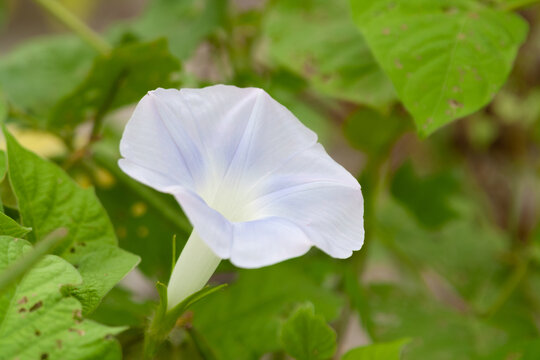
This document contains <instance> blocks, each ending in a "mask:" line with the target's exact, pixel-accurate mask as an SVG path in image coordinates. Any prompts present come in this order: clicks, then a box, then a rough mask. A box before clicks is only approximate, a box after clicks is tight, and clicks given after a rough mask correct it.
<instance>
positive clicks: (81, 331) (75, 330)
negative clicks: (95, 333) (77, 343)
mask: <svg viewBox="0 0 540 360" xmlns="http://www.w3.org/2000/svg"><path fill="white" fill-rule="evenodd" d="M68 331H69V332H76V333H77V334H79V335H80V336H83V335H84V334H85V332H84V330H82V329H75V328H69V329H68Z"/></svg>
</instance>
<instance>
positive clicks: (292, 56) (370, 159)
mask: <svg viewBox="0 0 540 360" xmlns="http://www.w3.org/2000/svg"><path fill="white" fill-rule="evenodd" d="M51 1H52V2H53V3H54V2H55V1H54V0H38V1H35V2H34V1H30V0H7V1H6V0H4V1H1V2H0V26H1V28H2V31H1V33H0V52H1V54H0V99H1V104H2V105H1V106H0V110H1V111H4V112H5V113H6V114H7V123H8V128H9V129H10V130H11V131H12V133H13V134H14V135H15V137H16V138H17V139H18V140H19V141H20V142H21V143H22V144H23V145H24V146H25V147H27V148H29V149H31V150H32V151H34V152H36V153H38V154H40V155H41V156H44V157H47V158H50V159H52V160H53V161H55V162H56V163H57V164H59V165H60V166H62V167H63V168H64V170H65V171H67V172H68V173H69V175H70V176H71V177H73V178H74V179H75V180H76V181H77V182H78V183H79V184H80V185H81V186H83V187H91V186H93V187H95V190H96V193H97V196H98V198H99V199H100V201H101V202H102V204H103V206H104V207H105V209H106V210H107V212H108V214H109V216H110V218H111V221H112V223H113V225H114V228H115V231H116V235H117V237H118V239H119V244H120V246H121V247H122V248H123V249H125V250H128V251H130V252H133V253H135V254H137V255H139V256H140V257H141V258H142V261H141V263H140V265H139V267H138V271H137V272H136V273H134V274H131V275H130V276H128V278H127V279H125V280H124V281H123V282H122V283H121V284H120V285H119V286H117V287H115V288H114V289H113V290H112V291H111V292H110V293H109V294H108V295H107V296H106V297H105V298H104V299H103V301H102V302H101V304H100V305H99V306H98V307H97V309H96V310H95V311H94V312H92V313H90V314H89V317H90V318H91V319H93V320H96V321H99V322H101V323H103V324H105V325H112V326H130V329H129V330H127V331H125V332H123V333H121V334H120V335H118V339H119V340H120V343H121V345H122V350H123V354H124V355H123V356H124V358H126V359H131V358H133V359H136V358H138V356H139V354H140V352H141V347H142V331H143V329H144V326H145V321H146V319H147V317H148V316H149V314H150V312H151V308H152V307H151V303H150V302H151V301H152V300H155V298H156V294H155V292H154V291H153V285H152V284H153V283H154V282H155V281H156V280H160V281H162V282H166V281H167V277H168V275H169V272H170V268H171V258H172V256H171V251H172V250H171V248H172V241H176V248H177V249H181V248H182V246H183V244H184V243H185V241H186V239H187V237H188V234H189V233H190V231H191V230H190V224H189V222H188V221H187V220H186V219H185V217H184V216H183V214H182V212H181V210H180V208H179V206H178V205H177V204H176V203H175V202H174V200H173V199H172V198H170V197H168V196H165V195H162V194H159V193H157V192H155V191H153V190H151V189H149V188H146V187H144V186H142V185H141V184H139V183H136V182H134V181H132V180H131V179H130V178H128V177H127V176H126V175H124V174H123V173H122V172H121V171H120V170H119V169H118V167H117V165H116V160H117V159H118V157H119V153H118V143H119V138H120V135H121V132H122V129H123V124H124V123H125V122H126V120H127V119H128V118H129V115H130V113H131V111H132V109H133V107H132V106H133V104H134V103H136V102H137V101H138V100H139V99H140V98H141V97H142V96H143V95H144V94H145V93H146V91H148V90H151V89H154V88H156V87H202V86H205V85H209V84H214V83H229V84H234V85H238V86H256V87H262V88H264V89H265V90H266V91H267V92H269V93H270V94H271V95H272V96H273V97H274V98H275V99H277V100H278V101H280V102H281V103H283V104H284V105H285V106H287V107H288V108H289V109H290V110H291V111H292V112H293V113H294V114H295V115H296V116H297V117H298V118H299V119H300V120H301V121H302V122H304V123H305V124H306V125H307V126H309V127H310V128H312V129H313V130H315V131H316V132H317V133H318V135H319V138H320V141H321V142H322V143H323V144H324V145H325V147H326V148H327V150H328V151H329V152H330V153H331V155H332V156H333V157H334V158H335V159H336V160H337V161H338V162H340V163H342V164H343V165H344V166H345V167H346V168H347V169H349V170H350V171H351V172H352V173H353V174H356V175H357V176H358V179H359V181H360V183H361V184H362V187H363V192H364V196H365V211H366V213H365V219H364V220H365V228H366V241H365V245H364V248H363V249H362V250H361V251H360V252H357V253H355V254H354V255H353V257H352V258H350V259H348V260H345V261H341V260H334V259H331V258H330V257H328V256H326V255H324V254H322V253H321V252H320V251H318V250H312V251H311V252H310V253H309V254H308V255H307V256H304V257H302V258H299V259H293V260H290V261H287V262H285V263H282V264H278V265H275V266H271V267H268V268H264V269H258V270H239V269H235V268H234V267H233V266H232V265H231V264H229V263H228V262H223V263H222V264H221V265H220V268H219V270H218V272H217V273H216V275H215V276H214V277H213V279H212V281H213V282H214V283H223V282H227V283H230V286H229V287H228V288H226V289H225V290H223V291H220V292H218V293H216V294H214V295H212V297H210V298H208V299H205V300H204V301H202V302H200V303H198V304H197V305H196V306H195V307H194V308H193V309H192V310H191V312H190V313H188V314H186V315H185V316H184V317H183V318H182V319H181V321H180V322H179V326H178V328H177V329H176V330H175V331H174V333H173V334H172V335H171V339H170V341H169V342H168V344H167V346H166V347H165V348H164V349H163V350H162V352H161V353H160V358H163V359H171V358H178V359H180V358H182V359H238V360H243V359H246V360H247V359H258V358H261V357H262V356H264V355H265V354H266V357H265V359H286V358H288V356H293V357H295V358H298V359H328V358H331V357H334V358H340V357H341V356H342V355H344V356H343V359H346V360H353V359H399V358H403V359H433V360H438V359H441V360H444V359H523V360H525V359H530V360H531V359H539V358H540V337H539V335H540V334H539V331H540V228H539V226H538V224H539V222H538V220H539V211H538V204H539V199H540V192H539V189H540V186H539V185H540V183H539V182H540V173H539V171H540V126H539V124H538V122H539V121H540V45H539V44H540V26H539V25H540V7H539V6H535V5H534V4H533V3H534V2H535V1H527V0H509V1H504V0H486V1H480V0H444V1H433V0H407V1H406V2H405V1H403V2H400V1H389V0H388V1H387V0H379V1H375V0H365V1H362V0H353V1H352V2H351V3H350V4H349V2H348V1H346V0H334V1H331V2H330V1H325V0H306V1H294V0H267V1H264V0H234V1H233V0H229V1H226V0H205V1H203V0H200V1H198V0H148V1H146V0H137V1H128V0H118V1H115V2H110V1H96V0H57V3H60V4H61V5H62V6H63V7H65V9H68V10H69V11H70V12H71V13H72V14H74V15H75V16H76V17H77V18H80V19H82V20H83V21H84V22H85V23H87V24H89V26H90V27H91V28H93V29H94V30H95V31H96V32H98V33H99V34H100V36H101V37H97V38H93V37H92V34H93V33H90V35H88V34H85V33H84V31H79V32H78V34H77V31H75V32H73V31H70V30H67V29H66V27H65V26H64V24H61V23H60V22H59V21H58V20H57V19H56V18H55V17H54V16H51V15H50V13H49V12H47V11H44V8H43V7H40V6H39V4H40V3H41V5H43V4H44V3H45V5H46V4H47V3H51ZM45 7H46V6H45ZM83 30H84V29H83ZM78 35H79V36H78ZM94 35H95V34H94ZM1 193H2V201H3V203H4V206H5V207H6V213H7V214H11V215H13V217H14V218H17V214H18V209H17V204H16V203H15V201H14V198H13V194H12V193H11V190H10V188H9V184H7V179H4V182H3V184H2V191H1ZM359 221H361V219H359ZM174 234H176V240H171V239H173V235H174ZM326 324H329V325H331V327H332V329H334V330H331V329H330V328H328V325H326ZM306 329H309V331H311V332H306V331H307V330H306ZM333 331H335V333H336V334H337V339H336V336H335V335H333V334H334V332H333ZM288 334H295V336H294V339H295V340H294V341H293V340H290V339H291V336H289V335H288ZM299 344H300V345H302V344H303V346H300V345H299ZM370 344H374V345H371V346H367V347H366V345H370ZM359 346H362V347H361V348H358V349H355V350H351V349H353V348H355V347H359ZM306 349H308V350H306ZM349 350H351V351H350V352H348V351H349ZM303 351H307V353H303ZM287 354H288V355H287ZM314 354H318V355H314ZM400 354H401V355H400ZM111 358H114V357H111Z"/></svg>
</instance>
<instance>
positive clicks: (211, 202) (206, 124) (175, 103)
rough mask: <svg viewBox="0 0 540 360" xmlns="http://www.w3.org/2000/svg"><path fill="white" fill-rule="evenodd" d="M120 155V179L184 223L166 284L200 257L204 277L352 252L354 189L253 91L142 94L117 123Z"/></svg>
mask: <svg viewBox="0 0 540 360" xmlns="http://www.w3.org/2000/svg"><path fill="white" fill-rule="evenodd" d="M120 152H121V154H122V157H123V159H121V160H120V162H119V164H120V167H121V168H122V170H123V171H124V172H126V173H127V174H129V175H130V176H131V177H133V178H135V179H136V180H138V181H140V182H142V183H144V184H146V185H148V186H150V187H153V188H154V189H156V190H158V191H161V192H164V193H169V194H172V195H173V196H174V197H175V198H176V200H177V201H178V203H179V204H180V205H181V206H182V209H183V210H184V212H185V213H186V215H187V217H188V218H189V220H190V221H191V223H192V224H193V227H194V232H193V234H192V236H191V238H190V240H189V241H188V245H187V246H186V249H184V251H183V253H182V255H181V257H180V259H179V261H178V264H177V269H175V271H174V272H173V275H172V277H171V282H174V281H175V280H174V279H175V278H176V277H178V278H179V279H180V278H181V277H182V276H183V278H185V277H186V274H185V272H189V271H193V262H205V261H207V260H208V259H206V260H204V259H203V257H204V255H203V254H204V253H205V252H208V248H209V249H211V252H212V253H213V254H215V255H214V257H215V258H216V259H217V260H212V261H211V263H210V264H207V265H208V266H207V267H208V272H209V273H210V274H209V275H208V277H209V276H210V275H211V273H212V272H213V271H214V269H215V266H217V264H218V263H219V259H230V261H231V262H232V263H233V264H235V265H237V266H239V267H244V268H256V267H261V266H266V265H271V264H274V263H277V262H280V261H283V260H286V259H290V258H293V257H297V256H300V255H303V254H305V253H306V252H307V251H308V250H309V249H310V248H311V247H312V246H316V247H317V248H319V249H321V250H322V251H324V252H326V253H327V254H329V255H331V256H333V257H336V258H346V257H349V256H350V255H351V254H352V251H353V250H358V249H360V247H361V246H362V243H363V239H364V229H363V199H362V193H361V190H360V185H359V184H358V182H357V181H356V179H355V178H354V177H353V176H352V175H351V174H350V173H349V172H347V171H346V170H345V169H344V168H343V167H342V166H341V165H339V164H338V163H336V162H335V161H334V160H333V159H332V158H330V156H328V154H327V153H326V152H325V150H324V148H323V147H322V145H320V144H319V143H318V142H317V136H316V134H315V133H314V132H313V131H311V130H309V129H308V128H307V127H305V126H304V125H303V124H302V123H301V122H300V121H299V120H298V119H297V118H296V117H295V116H294V115H293V114H292V113H291V112H290V111H289V110H287V109H286V108H285V107H284V106H282V105H280V104H279V103H278V102H276V101H275V100H274V99H272V98H271V97H270V96H269V95H268V94H267V93H266V92H264V91H263V90H261V89H255V88H244V89H243V88H237V87H234V86H224V85H216V86H211V87H207V88H203V89H182V90H172V89H169V90H164V89H157V90H154V91H151V92H149V93H148V95H146V96H145V97H144V98H143V99H142V100H141V101H140V103H139V104H138V106H137V108H136V110H135V112H134V114H133V116H132V118H131V120H130V121H129V123H128V124H127V126H126V129H125V132H124V135H123V137H122V141H121V144H120ZM192 239H195V240H192ZM200 239H202V241H200ZM156 241H157V240H156ZM190 243H192V244H191V245H190ZM190 247H191V248H192V250H191V251H190V250H187V249H189V248H190ZM185 253H188V254H187V255H185V256H184V254H185ZM182 257H185V258H187V257H189V259H187V260H186V261H188V262H191V263H190V264H188V265H189V266H186V267H183V265H182ZM208 261H209V260H208ZM184 262H185V261H184ZM214 263H215V264H214ZM214 265H215V266H214ZM199 271H200V270H199ZM182 273H183V274H182ZM206 280H207V279H206ZM206 280H205V281H204V283H206ZM184 281H185V280H184ZM204 283H203V284H202V285H200V286H203V285H204ZM200 286H199V285H198V284H196V285H194V287H195V288H196V287H199V288H200ZM170 287H171V285H169V291H171V289H170ZM196 290H197V289H195V290H193V289H188V290H185V291H187V292H190V291H191V292H193V291H196ZM187 295H189V294H187ZM182 296H184V297H185V296H186V294H182V295H178V297H182ZM176 300H177V299H176ZM180 300H181V299H180Z"/></svg>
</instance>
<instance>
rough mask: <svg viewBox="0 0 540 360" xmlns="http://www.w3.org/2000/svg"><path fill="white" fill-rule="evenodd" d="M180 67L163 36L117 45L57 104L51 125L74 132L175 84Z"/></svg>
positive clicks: (50, 119)
mask: <svg viewBox="0 0 540 360" xmlns="http://www.w3.org/2000/svg"><path fill="white" fill-rule="evenodd" d="M179 69H180V64H179V62H178V60H176V59H175V58H174V57H173V56H172V55H171V54H170V53H169V50H168V46H167V41H166V40H164V39H160V40H156V41H153V42H149V43H134V44H128V45H123V46H120V47H118V48H115V49H114V50H113V51H112V53H111V54H109V55H107V56H101V57H99V58H97V59H96V60H95V61H94V64H93V66H92V69H91V70H90V72H89V73H88V76H87V77H86V79H85V80H84V82H82V84H81V85H79V86H78V87H77V88H76V89H75V90H74V91H73V92H71V93H70V94H69V95H67V96H65V97H64V98H63V99H61V101H59V103H58V104H56V106H55V107H54V109H53V111H52V113H51V115H50V117H49V126H50V127H51V128H53V129H60V130H63V131H71V130H73V129H74V128H75V126H77V125H78V124H80V123H81V122H83V121H85V120H87V118H94V119H95V118H97V117H102V116H104V114H105V112H106V111H108V110H112V109H115V108H118V107H120V106H123V105H127V104H130V103H134V102H136V101H138V100H140V98H141V97H142V96H144V94H145V93H146V92H148V91H149V90H153V89H155V88H157V87H160V86H161V87H165V88H167V87H176V86H177V85H178V83H177V82H176V81H175V80H173V75H174V74H175V72H178V71H179Z"/></svg>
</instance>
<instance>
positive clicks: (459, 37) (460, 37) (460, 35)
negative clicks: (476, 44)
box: [457, 32, 467, 40]
mask: <svg viewBox="0 0 540 360" xmlns="http://www.w3.org/2000/svg"><path fill="white" fill-rule="evenodd" d="M466 38H467V35H465V34H464V33H461V32H460V33H459V34H457V39H458V40H465V39H466Z"/></svg>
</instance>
